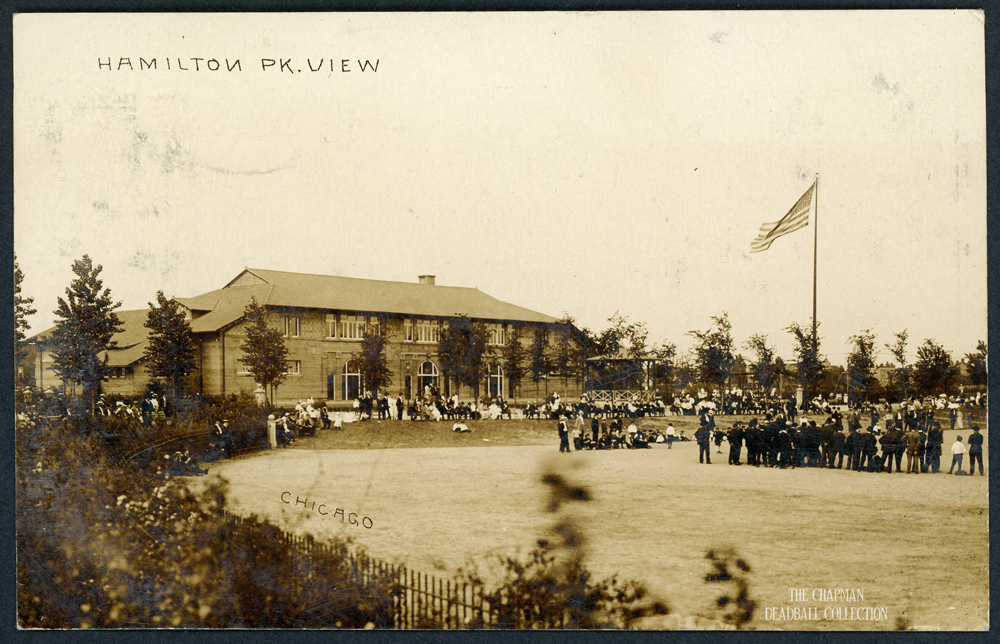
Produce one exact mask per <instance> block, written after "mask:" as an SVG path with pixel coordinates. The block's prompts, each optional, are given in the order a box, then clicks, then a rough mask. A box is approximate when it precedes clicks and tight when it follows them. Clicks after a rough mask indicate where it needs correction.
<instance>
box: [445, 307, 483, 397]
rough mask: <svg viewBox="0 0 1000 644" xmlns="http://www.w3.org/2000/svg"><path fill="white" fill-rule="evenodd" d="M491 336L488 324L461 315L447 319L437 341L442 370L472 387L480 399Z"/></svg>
mask: <svg viewBox="0 0 1000 644" xmlns="http://www.w3.org/2000/svg"><path fill="white" fill-rule="evenodd" d="M489 340H490V330H489V328H487V327H486V325H484V324H482V323H481V322H473V321H472V320H471V319H469V317H468V316H466V315H460V316H458V317H456V318H453V319H452V320H450V321H449V322H448V326H446V327H445V328H444V329H443V330H442V331H441V337H440V340H439V342H438V356H439V357H440V359H441V368H442V370H443V371H444V372H445V374H446V375H447V376H449V377H452V378H455V380H457V381H458V383H459V384H460V385H465V386H467V387H469V388H471V389H472V394H473V396H474V397H475V398H476V399H477V400H478V399H479V386H480V384H482V383H483V380H484V379H485V377H486V369H487V367H488V362H489V359H490V358H492V357H493V347H492V346H490V344H489Z"/></svg>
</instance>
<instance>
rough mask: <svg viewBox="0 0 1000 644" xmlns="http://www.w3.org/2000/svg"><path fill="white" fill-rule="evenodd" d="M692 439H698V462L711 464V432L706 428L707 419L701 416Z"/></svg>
mask: <svg viewBox="0 0 1000 644" xmlns="http://www.w3.org/2000/svg"><path fill="white" fill-rule="evenodd" d="M694 439H695V440H696V441H698V462H699V463H708V464H709V465H711V464H712V432H711V430H710V429H709V428H708V421H706V420H705V417H704V416H703V417H702V419H701V426H700V427H699V428H698V431H696V432H695V433H694Z"/></svg>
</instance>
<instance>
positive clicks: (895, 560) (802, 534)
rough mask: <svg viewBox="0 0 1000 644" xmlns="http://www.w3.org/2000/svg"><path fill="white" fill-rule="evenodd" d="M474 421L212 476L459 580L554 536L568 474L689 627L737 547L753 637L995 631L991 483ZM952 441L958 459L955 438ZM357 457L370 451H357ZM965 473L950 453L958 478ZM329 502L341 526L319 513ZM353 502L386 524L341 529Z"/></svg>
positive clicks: (291, 516)
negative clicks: (862, 616) (466, 426)
mask: <svg viewBox="0 0 1000 644" xmlns="http://www.w3.org/2000/svg"><path fill="white" fill-rule="evenodd" d="M669 420H675V421H676V420H678V419H676V418H675V419H669ZM679 420H681V421H688V419H679ZM661 423H663V424H664V425H665V421H664V420H663V419H648V420H643V421H641V422H640V426H643V425H652V424H657V425H659V424H661ZM471 426H472V429H473V433H471V434H464V435H455V434H453V433H452V432H451V431H450V423H448V424H445V423H382V424H377V423H372V424H367V423H366V424H364V425H348V426H346V428H345V429H344V430H343V431H342V432H338V433H334V432H321V433H320V435H319V436H317V437H316V438H310V439H305V440H302V441H299V442H298V443H296V445H295V446H294V447H293V448H292V449H286V450H278V451H274V452H265V453H261V454H257V455H253V456H250V457H247V458H241V459H237V460H234V461H229V462H225V463H219V464H215V465H212V466H211V474H212V475H213V476H216V475H221V476H224V477H225V478H227V479H228V480H229V481H230V484H231V488H230V501H229V503H230V508H231V509H232V510H234V511H236V512H239V513H243V514H251V513H255V514H258V515H260V516H263V517H266V518H269V519H271V520H274V521H276V522H278V523H279V524H280V525H282V526H284V527H286V528H290V529H295V530H303V531H307V532H311V533H312V534H314V535H315V536H317V537H322V536H324V535H334V534H338V535H343V536H349V537H351V538H353V539H354V540H355V541H356V542H357V543H358V544H361V545H363V546H364V547H365V548H367V549H368V550H369V552H370V553H371V554H373V555H374V556H377V557H380V558H383V559H387V560H392V561H398V562H406V563H407V564H408V565H409V566H410V567H412V568H414V569H420V570H423V571H425V572H440V573H447V571H451V570H454V569H456V568H458V567H460V566H463V565H466V564H468V563H469V562H470V561H472V560H478V561H487V560H491V556H493V555H500V554H509V553H512V552H516V551H519V550H520V551H522V552H524V551H527V550H528V549H530V547H531V546H532V544H533V543H534V541H535V540H536V539H538V538H539V537H543V536H545V535H546V534H547V530H548V528H549V527H550V526H551V525H552V523H553V520H554V517H553V516H552V515H550V514H548V513H546V512H545V509H544V502H545V499H546V496H545V495H546V491H545V489H544V486H542V485H541V484H540V482H539V481H540V477H541V474H542V473H543V471H546V470H547V469H550V468H553V467H556V468H559V469H560V470H562V471H565V472H568V473H569V475H570V476H572V477H573V478H574V479H575V480H578V481H580V482H585V483H586V484H587V485H588V486H589V487H590V490H591V492H592V494H593V501H591V502H588V503H580V504H577V506H578V507H576V508H575V509H574V510H573V512H574V514H575V516H576V517H577V519H578V521H579V523H580V525H581V526H582V528H583V531H584V533H585V535H586V537H587V539H588V542H587V552H588V561H589V563H590V566H591V568H592V569H593V570H594V571H595V572H597V573H598V575H599V576H602V575H605V574H606V575H610V574H612V573H618V574H619V575H620V576H621V577H624V578H631V579H635V580H638V581H642V582H644V583H645V584H646V585H647V586H648V588H649V589H650V590H652V591H653V592H655V593H656V594H658V595H660V596H662V597H663V598H664V599H666V601H667V602H668V604H669V605H670V607H671V609H672V610H673V611H675V612H677V613H680V614H682V615H703V616H706V617H711V616H712V614H713V613H712V605H713V599H714V597H716V596H717V594H718V593H717V591H718V590H719V589H717V588H711V587H709V586H708V585H707V584H706V583H705V582H704V581H703V577H704V575H705V574H706V573H707V572H708V571H709V566H708V565H707V562H706V561H705V559H704V556H705V553H706V551H707V550H708V549H710V548H718V547H726V546H728V547H732V548H734V549H736V551H738V552H739V554H740V555H742V556H743V557H745V558H746V560H747V561H748V562H749V563H750V565H751V566H752V572H751V573H750V575H749V580H750V593H751V596H752V597H753V598H754V599H756V600H757V602H758V611H757V615H756V617H755V619H754V622H753V626H754V627H755V628H759V629H831V630H833V629H892V628H895V627H896V626H897V621H898V622H904V623H906V624H908V625H909V626H910V627H912V628H921V629H938V628H940V629H946V630H947V629H963V630H965V629H983V628H985V627H986V625H987V616H988V589H989V586H988V584H989V566H988V532H987V519H988V504H987V478H986V477H980V476H978V475H977V476H975V477H968V476H963V477H958V476H948V475H945V474H938V475H912V474H910V475H908V474H891V475H889V474H868V473H855V472H847V471H840V470H813V469H799V470H784V471H782V470H776V469H764V468H753V467H749V466H747V465H745V464H744V465H742V466H740V467H733V466H728V465H726V464H725V463H726V456H725V455H724V454H719V455H714V456H715V458H714V459H713V464H712V465H711V466H708V465H699V464H698V462H697V461H698V455H697V446H696V445H695V444H694V443H679V444H675V445H674V447H673V449H671V450H668V449H667V448H666V446H665V445H657V446H655V447H654V448H653V449H649V450H634V451H632V450H616V451H608V452H603V451H601V452H583V453H574V454H571V455H560V454H558V453H557V444H558V443H557V440H556V439H555V437H554V434H555V430H554V423H552V422H523V421H522V422H517V421H510V422H502V423H501V422H497V423H492V424H491V423H489V422H488V421H483V422H482V423H476V424H473V425H471ZM684 427H685V428H687V424H686V422H685V423H684ZM678 428H680V425H678ZM691 433H692V430H691V429H690V428H689V429H688V434H689V435H690V434H691ZM945 433H946V436H945V449H944V451H945V453H946V454H947V452H948V448H949V447H950V445H951V442H952V441H953V440H954V433H953V432H950V431H949V432H945ZM968 433H969V432H968V431H966V432H962V434H963V435H967V434H968ZM484 438H488V439H490V440H489V441H484V440H483V439H484ZM417 445H420V446H417ZM430 445H442V446H440V447H433V446H430ZM445 445H446V446H445ZM400 446H402V447H400ZM408 446H409V447H408ZM471 446H476V447H491V449H469V447H471ZM358 447H368V448H369V449H351V448H358ZM389 447H397V448H396V449H388V448H389ZM331 448H333V449H331ZM722 449H723V451H726V449H727V446H726V445H725V444H723V447H722ZM714 451H715V450H714V448H713V453H714ZM744 460H745V451H744ZM949 464H950V456H947V457H946V458H942V465H943V466H944V469H945V470H947V466H948V465H949ZM967 467H968V465H967V463H966V468H967ZM284 492H288V494H286V495H283V493H284ZM296 497H298V499H300V500H305V499H308V501H307V506H306V507H303V506H302V505H295V504H294V501H295V499H296ZM283 499H284V501H290V502H289V503H286V502H284V501H283ZM314 501H315V502H316V504H317V507H318V506H319V505H320V504H323V505H325V510H324V511H326V512H329V513H330V514H328V515H326V516H322V515H320V514H319V513H318V512H317V511H315V510H313V509H312V504H313V502H314ZM337 508H341V509H343V510H344V511H345V514H347V515H348V516H350V515H349V513H351V512H354V513H357V515H358V520H359V521H360V520H361V519H362V518H363V517H368V518H370V519H371V524H372V527H371V529H366V528H365V527H363V526H361V525H358V526H354V525H350V524H349V523H346V522H342V521H341V518H340V517H339V516H335V515H334V514H333V513H334V512H335V511H336V509H337ZM444 576H445V577H447V576H448V575H447V574H444ZM792 588H804V589H807V593H808V596H809V599H808V600H807V601H805V602H792V601H790V599H791V597H790V589H792ZM814 589H832V590H838V589H861V591H862V592H863V594H864V599H863V600H861V599H858V600H857V601H853V602H852V601H843V600H839V599H838V600H836V601H829V600H823V599H822V598H820V597H819V595H818V594H817V595H816V597H817V599H816V600H814V599H813V591H814ZM818 592H820V591H817V593H818ZM796 607H798V608H818V610H817V611H816V612H815V614H817V615H818V617H819V621H794V620H789V619H787V615H786V618H785V619H766V617H767V611H765V610H764V609H765V608H784V609H786V611H787V609H789V608H796ZM828 607H829V608H831V609H840V610H844V612H845V613H847V612H848V611H850V609H851V608H863V607H884V608H885V609H886V610H885V619H883V620H881V621H862V620H857V619H855V620H850V619H848V620H843V621H834V620H829V619H824V616H825V614H826V611H825V609H826V608H828ZM845 609H846V610H845ZM830 614H832V611H831V613H830ZM847 616H848V617H849V614H848V615H847ZM772 617H773V616H772Z"/></svg>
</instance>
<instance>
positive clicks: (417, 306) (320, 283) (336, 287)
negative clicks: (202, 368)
mask: <svg viewBox="0 0 1000 644" xmlns="http://www.w3.org/2000/svg"><path fill="white" fill-rule="evenodd" d="M241 284H248V285H246V286H243V285H241ZM251 297H256V298H257V301H258V302H259V303H261V304H264V305H266V306H271V307H289V308H304V309H323V310H335V311H357V312H359V313H398V314H402V315H420V316H430V317H454V316H456V315H467V316H469V317H471V318H476V319H484V320H503V321H511V322H557V321H558V320H557V319H556V318H554V317H552V316H550V315H545V314H544V313H538V312H536V311H532V310H529V309H526V308H523V307H520V306H516V305H514V304H510V303H507V302H503V301H501V300H498V299H496V298H494V297H491V296H489V295H487V294H485V293H483V292H482V291H480V290H479V289H475V288H464V287H456V286H437V285H432V284H418V283H410V282H389V281H382V280H368V279H358V278H354V277H335V276H332V275H310V274H305V273H288V272H284V271H271V270H266V269H258V268H248V269H246V270H244V271H243V272H242V273H240V275H238V276H237V277H236V278H235V279H233V280H232V281H231V282H230V283H229V285H228V286H226V287H225V288H221V289H218V290H216V291H211V292H210V293H205V294H203V295H198V296H196V297H191V298H175V299H176V300H177V301H178V302H180V303H181V304H183V305H184V306H186V307H188V308H190V309H191V310H192V311H210V313H206V314H205V315H202V316H201V317H197V318H195V319H194V320H193V321H192V323H191V326H192V328H193V329H194V330H195V331H196V332H204V331H215V330H218V329H220V328H223V327H225V326H226V325H228V324H231V323H233V322H235V321H236V320H238V319H240V318H241V317H242V316H243V310H244V308H245V307H246V305H247V304H248V303H249V302H250V298H251Z"/></svg>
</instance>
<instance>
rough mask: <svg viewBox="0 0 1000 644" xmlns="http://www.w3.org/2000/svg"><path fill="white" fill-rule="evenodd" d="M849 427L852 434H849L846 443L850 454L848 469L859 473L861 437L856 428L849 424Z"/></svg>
mask: <svg viewBox="0 0 1000 644" xmlns="http://www.w3.org/2000/svg"><path fill="white" fill-rule="evenodd" d="M848 427H850V433H848V434H847V440H845V441H844V447H845V448H846V449H847V454H848V459H847V469H849V470H854V471H855V472H858V471H860V470H861V437H860V436H858V429H857V428H856V427H854V426H853V425H851V424H849V423H848Z"/></svg>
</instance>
